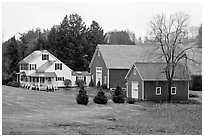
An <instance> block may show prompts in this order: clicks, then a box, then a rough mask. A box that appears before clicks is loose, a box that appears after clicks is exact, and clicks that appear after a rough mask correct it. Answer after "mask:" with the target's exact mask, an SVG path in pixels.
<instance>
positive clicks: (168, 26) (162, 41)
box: [150, 12, 194, 101]
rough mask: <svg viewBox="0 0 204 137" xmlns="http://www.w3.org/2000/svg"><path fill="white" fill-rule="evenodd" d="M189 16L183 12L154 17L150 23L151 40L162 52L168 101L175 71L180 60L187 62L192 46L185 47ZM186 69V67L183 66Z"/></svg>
mask: <svg viewBox="0 0 204 137" xmlns="http://www.w3.org/2000/svg"><path fill="white" fill-rule="evenodd" d="M188 19H189V16H188V15H186V14H185V13H183V12H180V13H175V14H172V15H169V16H167V15H165V14H161V15H156V16H155V17H154V18H153V19H152V21H151V22H150V27H151V33H150V34H151V36H152V39H154V41H155V42H156V43H157V45H158V49H159V50H161V51H162V57H163V58H164V60H165V63H166V67H165V70H164V73H165V75H166V78H167V83H168V84H167V89H168V100H169V101H170V100H171V85H172V81H173V78H175V71H176V70H177V68H179V67H181V65H180V64H181V63H180V61H181V60H187V59H190V58H188V56H187V54H186V52H187V51H188V50H191V49H192V48H194V46H192V45H191V46H186V44H185V43H184V41H185V39H186V38H187V32H188ZM185 65H186V64H185ZM184 67H185V68H187V66H184Z"/></svg>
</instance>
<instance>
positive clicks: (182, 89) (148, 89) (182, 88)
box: [144, 81, 188, 100]
mask: <svg viewBox="0 0 204 137" xmlns="http://www.w3.org/2000/svg"><path fill="white" fill-rule="evenodd" d="M156 87H161V95H156ZM172 87H176V95H172V99H175V100H186V99H188V83H187V82H186V81H174V82H173V84H172ZM144 91H145V94H144V98H145V100H166V99H167V98H168V92H167V82H166V81H145V82H144Z"/></svg>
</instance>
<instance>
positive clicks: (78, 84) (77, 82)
mask: <svg viewBox="0 0 204 137" xmlns="http://www.w3.org/2000/svg"><path fill="white" fill-rule="evenodd" d="M75 83H76V84H77V86H78V87H81V86H83V87H84V84H85V82H84V81H83V80H81V79H77V80H76V81H75Z"/></svg>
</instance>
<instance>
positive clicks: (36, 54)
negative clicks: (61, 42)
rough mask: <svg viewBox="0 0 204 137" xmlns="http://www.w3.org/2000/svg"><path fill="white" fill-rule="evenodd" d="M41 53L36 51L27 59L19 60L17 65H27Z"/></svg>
mask: <svg viewBox="0 0 204 137" xmlns="http://www.w3.org/2000/svg"><path fill="white" fill-rule="evenodd" d="M41 53H42V52H41V51H40V50H36V51H34V52H33V53H31V54H30V55H28V56H27V57H25V58H24V59H23V60H21V61H20V62H19V63H21V64H22V63H29V62H31V61H32V60H34V59H35V58H36V57H38V56H39V55H40V54H41Z"/></svg>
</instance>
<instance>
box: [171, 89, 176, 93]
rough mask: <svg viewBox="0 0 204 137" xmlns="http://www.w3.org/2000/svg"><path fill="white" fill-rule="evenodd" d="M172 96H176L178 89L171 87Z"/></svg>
mask: <svg viewBox="0 0 204 137" xmlns="http://www.w3.org/2000/svg"><path fill="white" fill-rule="evenodd" d="M171 95H176V87H171Z"/></svg>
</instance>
